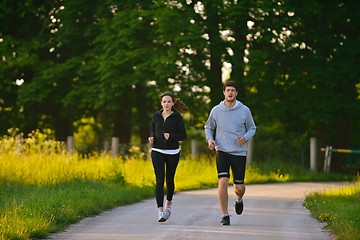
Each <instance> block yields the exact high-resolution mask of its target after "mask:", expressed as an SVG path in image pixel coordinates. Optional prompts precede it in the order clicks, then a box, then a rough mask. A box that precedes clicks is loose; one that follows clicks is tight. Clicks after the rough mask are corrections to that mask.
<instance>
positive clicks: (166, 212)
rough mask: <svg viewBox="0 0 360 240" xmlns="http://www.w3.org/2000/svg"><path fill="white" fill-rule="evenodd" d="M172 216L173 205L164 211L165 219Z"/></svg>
mask: <svg viewBox="0 0 360 240" xmlns="http://www.w3.org/2000/svg"><path fill="white" fill-rule="evenodd" d="M170 216H171V207H166V208H165V211H164V218H165V220H168V219H169V218H170Z"/></svg>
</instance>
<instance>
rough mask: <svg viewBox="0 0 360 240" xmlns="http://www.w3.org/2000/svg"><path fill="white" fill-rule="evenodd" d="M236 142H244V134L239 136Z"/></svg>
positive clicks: (241, 143)
mask: <svg viewBox="0 0 360 240" xmlns="http://www.w3.org/2000/svg"><path fill="white" fill-rule="evenodd" d="M236 140H237V142H238V144H240V145H243V144H244V143H245V142H246V139H245V138H244V136H239V137H238V138H237V139H236Z"/></svg>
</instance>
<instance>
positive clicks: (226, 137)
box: [204, 100, 256, 156]
mask: <svg viewBox="0 0 360 240" xmlns="http://www.w3.org/2000/svg"><path fill="white" fill-rule="evenodd" d="M204 128H205V134H206V141H207V142H209V140H212V139H215V143H216V147H215V148H216V150H218V151H223V152H227V153H230V154H233V155H238V156H246V151H247V144H243V145H239V144H238V142H237V137H239V136H244V137H245V139H246V142H247V141H249V140H250V139H251V138H252V137H253V136H254V134H255V132H256V126H255V123H254V119H253V117H252V115H251V112H250V109H249V108H248V107H247V106H245V105H244V104H243V103H241V102H240V101H238V100H236V103H235V105H234V107H232V108H228V107H226V106H225V104H224V101H221V102H220V103H219V104H218V105H216V106H215V107H213V109H211V111H210V115H209V118H208V119H207V121H206V124H205V126H204Z"/></svg>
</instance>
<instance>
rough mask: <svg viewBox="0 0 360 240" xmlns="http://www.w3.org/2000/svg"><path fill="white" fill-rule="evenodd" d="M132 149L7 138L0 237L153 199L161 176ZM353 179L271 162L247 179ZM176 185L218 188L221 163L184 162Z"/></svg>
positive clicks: (41, 232) (1, 153)
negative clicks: (65, 146)
mask: <svg viewBox="0 0 360 240" xmlns="http://www.w3.org/2000/svg"><path fill="white" fill-rule="evenodd" d="M132 151H133V152H132V154H133V155H132V157H130V158H126V159H122V158H121V157H119V158H115V159H113V158H112V157H111V156H110V155H97V154H94V155H90V156H87V157H86V158H81V157H80V156H79V155H77V154H73V155H69V154H67V153H65V152H64V151H62V148H61V143H59V142H56V141H52V140H50V139H48V137H47V136H46V135H45V134H42V133H40V132H34V133H32V134H31V135H30V136H29V137H28V138H25V139H24V140H21V139H20V138H18V137H17V136H13V137H11V136H10V137H9V136H5V137H3V138H2V139H0V239H1V240H4V239H19V240H20V239H24V240H27V239H35V238H45V237H46V236H48V235H49V234H51V233H53V232H57V231H60V230H63V229H64V228H66V227H67V226H69V225H70V224H72V223H75V222H78V221H79V220H80V219H83V218H85V217H89V216H93V215H96V214H98V213H100V212H102V211H104V210H107V209H111V208H114V207H116V206H121V205H126V204H130V203H134V202H138V201H140V200H142V199H146V198H150V197H153V196H154V195H153V192H154V184H155V176H154V172H153V168H152V164H151V161H150V160H139V159H142V157H143V155H144V154H143V153H140V152H138V150H136V149H135V148H134V149H133V150H132ZM350 178H351V177H348V176H342V175H335V174H319V173H318V174H315V173H313V172H311V171H308V170H304V169H301V168H298V167H294V166H288V165H285V164H283V163H276V162H271V163H263V164H259V163H255V164H252V165H248V167H247V170H246V177H245V181H246V183H248V184H250V183H270V182H287V181H297V180H300V181H304V180H309V181H334V180H338V181H341V180H350ZM175 182H176V191H183V190H191V189H201V188H209V187H216V186H217V176H216V168H215V157H214V156H208V155H207V156H201V157H198V158H191V157H185V158H183V159H181V160H180V163H179V165H178V169H177V173H176V176H175ZM358 198H359V194H358V193H357V199H358ZM343 202H345V201H343ZM154 204H155V203H154ZM324 216H327V215H324ZM331 216H333V215H331ZM331 219H332V218H331ZM344 219H345V218H344ZM344 224H348V225H351V224H352V223H351V222H346V223H344ZM356 224H357V225H356ZM356 224H355V225H356V226H358V224H359V223H358V220H357V222H356ZM329 226H330V227H331V224H329Z"/></svg>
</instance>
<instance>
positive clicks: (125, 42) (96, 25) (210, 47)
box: [0, 0, 360, 170]
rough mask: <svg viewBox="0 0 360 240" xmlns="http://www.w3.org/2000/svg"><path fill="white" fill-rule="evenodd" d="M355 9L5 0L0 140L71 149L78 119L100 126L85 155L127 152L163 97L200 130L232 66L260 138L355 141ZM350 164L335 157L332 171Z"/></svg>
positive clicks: (1, 6) (338, 4) (0, 16)
mask: <svg viewBox="0 0 360 240" xmlns="http://www.w3.org/2000/svg"><path fill="white" fill-rule="evenodd" d="M89 3H90V4H89ZM359 7H360V4H359V2H358V1H345V2H344V1H342V0H331V1H330V2H324V1H320V0H316V1H313V0H305V1H293V0H284V1H282V2H281V4H280V3H279V2H276V1H258V0H249V1H221V0H211V1H209V0H204V1H198V2H196V1H185V0H180V1H148V2H147V1H133V0H124V1H120V2H116V3H115V2H114V1H110V0H106V1H96V0H92V1H90V2H89V1H85V0H79V1H73V2H67V1H47V2H43V1H18V2H14V1H9V0H5V1H2V2H1V3H0V10H1V11H0V12H1V13H0V21H1V22H2V23H3V24H2V25H1V26H0V51H1V53H2V55H1V57H2V64H1V65H0V91H1V96H0V126H1V127H0V133H2V134H4V133H6V130H7V129H8V128H10V127H13V128H20V130H21V131H22V132H25V133H26V134H27V133H30V132H31V131H32V130H34V129H45V128H51V129H53V130H54V131H55V136H56V139H57V140H61V141H64V140H65V139H66V137H67V136H71V135H73V134H74V132H76V131H77V129H76V126H75V127H74V123H77V122H79V121H81V119H83V118H93V119H94V120H95V121H96V123H95V125H96V126H98V127H97V129H96V131H98V132H97V136H98V138H97V140H96V141H98V142H96V143H95V142H92V143H91V144H90V143H89V145H90V146H86V147H85V146H81V148H82V149H93V148H94V146H95V145H97V146H101V145H103V142H104V141H105V140H108V139H109V138H110V137H112V136H118V137H120V142H121V143H122V144H129V143H130V142H131V139H132V136H133V135H138V136H139V137H138V139H140V142H141V143H142V144H144V143H146V139H147V135H148V133H149V121H150V118H151V114H152V113H153V112H154V111H155V110H156V109H158V108H159V104H158V103H159V101H158V95H159V93H160V92H163V91H165V90H172V91H175V92H176V95H177V97H180V98H181V99H182V100H184V102H185V103H186V104H187V105H188V107H189V109H190V115H191V117H190V118H189V122H190V123H189V124H190V125H191V126H195V127H196V128H197V129H202V125H203V123H204V121H205V119H206V116H207V114H208V112H209V110H210V108H211V106H213V105H215V104H217V103H218V102H219V101H220V100H221V99H222V98H223V95H222V91H221V87H222V86H221V85H222V81H223V79H222V67H223V65H224V64H227V65H230V64H231V72H230V73H229V74H228V76H227V77H228V78H230V79H232V80H236V81H238V82H239V85H240V94H239V100H241V101H244V103H245V104H246V105H248V106H249V107H250V108H251V110H252V113H253V115H254V117H255V120H256V123H257V125H258V126H259V131H260V130H262V129H265V131H266V134H264V135H262V136H264V137H265V139H260V138H259V140H258V141H259V142H267V143H268V142H269V139H268V136H271V135H274V134H275V135H277V137H279V138H277V139H275V140H274V141H272V143H275V145H276V146H280V145H281V146H284V145H285V146H286V145H287V146H289V147H288V148H287V147H286V149H291V151H292V150H294V151H293V152H297V151H298V150H299V149H300V148H304V145H305V142H304V139H305V138H308V137H309V136H315V137H317V138H318V141H319V145H320V146H321V147H324V146H326V145H333V146H336V147H339V148H340V147H343V148H347V147H349V146H353V145H358V143H357V142H356V141H357V139H359V136H360V122H359V121H357V119H359V118H360V110H359V109H360V106H359V104H360V98H359V96H360V94H359V80H358V76H359V68H358V56H359V50H358V49H359V48H357V46H358V45H359V39H358V29H359V25H360V21H359V18H358V17H357V13H358V10H359ZM304 9H306V11H305V10H304ZM22 81H23V83H22V84H19V83H20V82H22ZM16 82H18V85H16ZM273 124H274V125H275V126H276V127H274V129H269V128H271V127H270V126H271V125H273ZM279 125H280V126H279ZM272 130H273V131H272ZM275 131H280V132H275ZM78 134H79V133H78ZM284 135H285V136H284ZM259 136H261V134H259ZM280 136H281V137H280ZM294 139H295V140H294ZM94 141H95V140H94ZM300 145H301V146H300ZM306 145H307V144H306ZM262 146H266V147H264V148H263V147H262ZM268 146H269V145H263V144H261V145H260V147H259V148H263V149H259V150H260V151H259V152H261V154H262V155H265V153H267V152H269V149H268V148H270V147H268ZM283 149H284V148H283ZM274 152H276V151H274ZM289 152H290V150H289ZM284 156H285V157H284ZM274 157H275V156H274ZM279 157H281V158H283V159H285V158H287V157H289V153H284V154H281V156H279ZM290 158H292V159H293V156H291V157H290ZM344 162H345V161H344V160H343V159H339V160H338V159H334V167H335V168H336V169H337V170H341V169H342V168H343V167H344V166H343V163H344Z"/></svg>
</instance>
